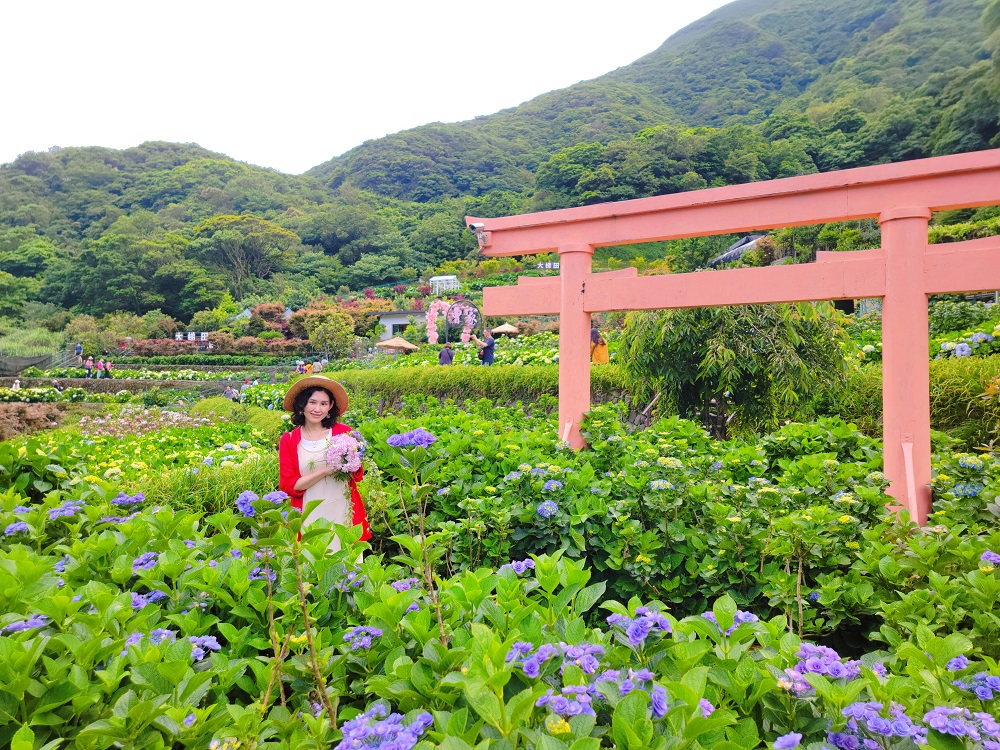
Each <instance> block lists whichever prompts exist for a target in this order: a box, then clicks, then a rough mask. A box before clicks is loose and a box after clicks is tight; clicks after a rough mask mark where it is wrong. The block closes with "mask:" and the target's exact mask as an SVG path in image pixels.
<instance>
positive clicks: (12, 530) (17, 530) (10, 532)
mask: <svg viewBox="0 0 1000 750" xmlns="http://www.w3.org/2000/svg"><path fill="white" fill-rule="evenodd" d="M27 530H28V524H27V522H26V521H14V523H12V524H10V525H9V526H8V527H7V528H6V529H4V530H3V533H4V535H6V536H14V534H22V533H24V532H26V531H27Z"/></svg>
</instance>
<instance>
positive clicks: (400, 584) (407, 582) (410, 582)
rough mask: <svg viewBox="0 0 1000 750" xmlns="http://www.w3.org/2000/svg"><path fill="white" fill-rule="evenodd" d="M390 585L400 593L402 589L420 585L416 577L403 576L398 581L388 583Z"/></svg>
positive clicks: (407, 589) (406, 589) (405, 589)
mask: <svg viewBox="0 0 1000 750" xmlns="http://www.w3.org/2000/svg"><path fill="white" fill-rule="evenodd" d="M389 585H390V586H392V588H393V590H394V591H398V592H400V593H402V592H403V591H409V590H410V589H412V588H415V587H417V586H419V585H420V579H418V578H403V579H400V580H398V581H393V582H392V583H390V584H389Z"/></svg>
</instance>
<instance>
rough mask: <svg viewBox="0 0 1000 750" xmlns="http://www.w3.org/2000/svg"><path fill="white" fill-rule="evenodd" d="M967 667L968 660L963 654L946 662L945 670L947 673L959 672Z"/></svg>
mask: <svg viewBox="0 0 1000 750" xmlns="http://www.w3.org/2000/svg"><path fill="white" fill-rule="evenodd" d="M967 666H969V659H968V657H967V656H966V655H965V654H959V655H958V656H956V657H955V658H954V659H950V660H949V661H948V665H947V667H946V668H947V670H948V671H949V672H961V671H962V670H963V669H965V668H966V667H967Z"/></svg>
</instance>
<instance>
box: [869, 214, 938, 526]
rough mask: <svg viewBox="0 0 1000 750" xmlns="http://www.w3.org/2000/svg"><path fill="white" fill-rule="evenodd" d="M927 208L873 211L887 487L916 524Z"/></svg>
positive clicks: (925, 448) (923, 402) (926, 417)
mask: <svg viewBox="0 0 1000 750" xmlns="http://www.w3.org/2000/svg"><path fill="white" fill-rule="evenodd" d="M930 217H931V212H930V211H929V210H928V209H927V208H895V209H890V210H888V211H883V212H882V214H881V215H880V216H879V223H880V224H881V225H882V252H883V253H884V254H885V298H884V301H883V303H882V403H883V407H882V439H883V450H884V451H885V475H886V478H887V479H888V480H889V494H890V495H892V496H893V497H894V498H896V499H897V500H898V501H899V503H900V505H902V506H903V507H904V508H906V509H907V510H908V511H909V513H910V519H911V520H912V521H915V522H917V523H918V524H920V525H921V526H923V525H925V524H926V523H927V516H928V515H929V514H930V509H931V491H930V487H929V486H928V485H929V484H930V481H931V451H930V444H931V420H930V408H931V405H930V369H929V365H928V360H927V322H928V321H927V295H926V294H925V293H924V287H925V282H924V256H925V254H926V252H927V224H928V221H929V220H930Z"/></svg>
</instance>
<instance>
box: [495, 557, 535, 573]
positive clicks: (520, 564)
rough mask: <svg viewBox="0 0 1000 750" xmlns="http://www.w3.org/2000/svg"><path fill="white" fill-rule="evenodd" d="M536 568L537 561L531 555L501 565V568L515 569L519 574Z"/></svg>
mask: <svg viewBox="0 0 1000 750" xmlns="http://www.w3.org/2000/svg"><path fill="white" fill-rule="evenodd" d="M534 569H535V561H534V560H532V559H531V558H530V557H529V558H528V559H526V560H511V561H510V562H509V563H507V564H506V565H501V566H500V570H513V571H514V572H515V573H517V575H523V574H525V573H527V572H528V571H529V570H534Z"/></svg>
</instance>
